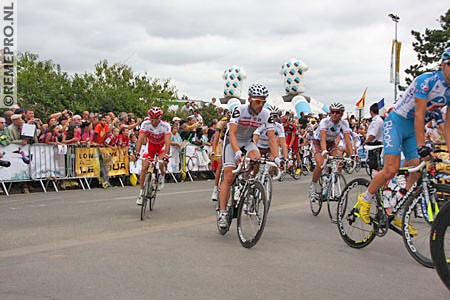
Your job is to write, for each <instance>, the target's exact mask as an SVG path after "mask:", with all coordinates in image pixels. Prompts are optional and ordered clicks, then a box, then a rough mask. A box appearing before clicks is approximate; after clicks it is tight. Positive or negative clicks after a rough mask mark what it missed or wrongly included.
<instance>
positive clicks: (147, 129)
mask: <svg viewBox="0 0 450 300" xmlns="http://www.w3.org/2000/svg"><path fill="white" fill-rule="evenodd" d="M139 133H140V134H141V133H143V134H145V135H146V136H147V144H153V145H164V142H165V136H166V135H171V134H172V132H171V129H170V125H169V124H168V123H166V122H164V121H161V122H159V124H158V126H156V127H153V126H152V123H151V122H150V120H148V121H144V122H142V124H141V129H140V130H139Z"/></svg>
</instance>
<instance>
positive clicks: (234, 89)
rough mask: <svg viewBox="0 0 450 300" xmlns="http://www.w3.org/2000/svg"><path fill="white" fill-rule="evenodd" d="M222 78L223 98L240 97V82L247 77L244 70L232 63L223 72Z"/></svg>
mask: <svg viewBox="0 0 450 300" xmlns="http://www.w3.org/2000/svg"><path fill="white" fill-rule="evenodd" d="M222 78H223V79H224V80H225V88H224V90H223V95H224V97H225V98H232V97H236V98H240V97H241V92H242V82H243V81H244V79H246V78H247V74H246V73H245V71H244V70H243V69H242V68H240V67H238V66H236V65H233V66H231V67H229V68H228V69H226V70H225V72H223V75H222Z"/></svg>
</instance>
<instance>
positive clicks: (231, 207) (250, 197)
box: [216, 156, 268, 248]
mask: <svg viewBox="0 0 450 300" xmlns="http://www.w3.org/2000/svg"><path fill="white" fill-rule="evenodd" d="M262 163H264V159H256V160H253V159H250V158H248V157H246V156H244V157H243V159H242V161H241V162H240V163H239V165H238V166H237V168H236V169H235V170H233V174H235V177H234V180H233V183H232V185H231V191H230V197H229V199H228V202H227V208H226V209H227V211H228V227H227V228H221V227H219V226H217V229H218V230H219V232H220V234H222V235H224V234H226V233H227V232H228V230H229V229H230V226H231V222H232V220H233V218H236V219H237V234H238V237H239V241H240V243H241V245H242V246H243V247H245V248H251V247H253V246H255V245H256V243H257V242H258V241H259V239H260V238H261V235H262V233H263V231H264V226H265V224H266V219H267V211H268V210H267V199H266V191H265V190H264V186H263V185H262V183H261V182H260V181H259V179H258V177H257V171H256V166H258V165H260V164H262ZM222 178H223V169H222V172H221V179H222ZM236 189H238V192H237V193H236V192H235V191H236ZM219 195H220V189H219ZM219 199H220V198H219ZM216 214H217V217H218V216H219V214H220V201H217V206H216Z"/></svg>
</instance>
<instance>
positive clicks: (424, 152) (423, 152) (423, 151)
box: [417, 146, 431, 158]
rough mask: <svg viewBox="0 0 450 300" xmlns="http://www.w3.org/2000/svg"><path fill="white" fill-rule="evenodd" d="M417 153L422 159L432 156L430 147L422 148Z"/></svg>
mask: <svg viewBox="0 0 450 300" xmlns="http://www.w3.org/2000/svg"><path fill="white" fill-rule="evenodd" d="M417 152H418V153H419V156H420V157H422V158H425V157H427V156H428V155H430V154H431V148H430V147H428V146H420V147H419V149H417Z"/></svg>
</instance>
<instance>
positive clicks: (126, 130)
mask: <svg viewBox="0 0 450 300" xmlns="http://www.w3.org/2000/svg"><path fill="white" fill-rule="evenodd" d="M178 112H179V114H180V116H181V115H183V116H187V117H185V118H183V119H182V118H181V117H177V116H175V117H173V118H172V120H165V121H166V122H168V123H170V124H171V126H172V131H173V133H174V134H173V137H172V142H173V143H172V146H173V147H181V146H182V143H183V142H184V141H188V142H190V143H192V144H196V145H209V144H210V143H211V138H212V136H213V134H214V126H215V124H216V123H217V119H213V120H212V121H211V122H210V124H206V122H205V120H204V118H203V117H202V115H201V109H199V108H198V107H197V106H196V105H195V104H194V103H190V102H186V104H185V105H183V106H182V107H180V108H179V109H178ZM217 113H218V116H217V117H218V118H220V116H221V114H223V113H224V110H223V109H218V110H217ZM2 116H3V117H0V146H7V145H9V144H11V143H12V144H18V145H22V146H23V145H26V144H33V143H45V144H50V145H80V146H86V147H90V146H103V147H117V146H123V147H128V148H129V153H130V156H131V158H132V159H134V158H135V145H136V140H137V137H138V135H139V129H140V124H141V123H142V121H143V119H142V118H139V117H135V115H134V113H132V112H120V113H118V114H117V115H116V113H114V112H107V113H103V114H102V113H97V112H89V111H82V112H81V113H79V114H75V113H73V112H72V111H70V110H68V109H65V110H63V111H60V112H55V113H53V114H51V115H50V116H48V117H47V118H46V120H41V119H39V118H36V117H35V115H34V111H33V110H32V109H29V108H21V107H19V106H18V105H16V106H14V107H12V108H11V109H9V110H6V111H4V112H3V113H2ZM25 129H27V130H25ZM0 155H1V151H0ZM0 158H1V156H0Z"/></svg>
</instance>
